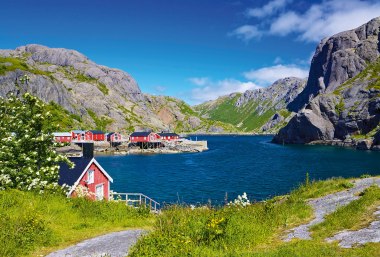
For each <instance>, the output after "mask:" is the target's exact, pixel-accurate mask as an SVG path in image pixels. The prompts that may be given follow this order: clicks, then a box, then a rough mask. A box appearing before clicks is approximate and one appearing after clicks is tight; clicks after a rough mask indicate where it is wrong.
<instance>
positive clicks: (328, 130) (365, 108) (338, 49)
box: [274, 18, 380, 143]
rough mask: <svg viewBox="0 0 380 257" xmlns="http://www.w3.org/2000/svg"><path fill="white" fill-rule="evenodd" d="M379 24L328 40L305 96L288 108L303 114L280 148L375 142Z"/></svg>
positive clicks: (282, 136) (284, 132) (379, 107)
mask: <svg viewBox="0 0 380 257" xmlns="http://www.w3.org/2000/svg"><path fill="white" fill-rule="evenodd" d="M379 29H380V18H376V19H373V20H371V21H370V22H368V23H367V24H364V25H362V26H360V27H359V28H357V29H354V30H350V31H345V32H342V33H339V34H336V35H334V36H332V37H329V38H326V39H323V40H322V41H321V43H320V44H319V45H318V47H317V49H316V52H315V54H314V57H313V60H312V64H311V67H310V73H309V78H308V81H307V85H306V87H305V89H304V90H303V92H302V93H301V94H300V95H299V96H298V97H297V98H296V99H295V100H294V101H293V102H292V103H291V104H290V105H289V108H290V109H291V110H294V111H299V112H298V113H297V115H296V116H294V117H293V118H292V119H291V120H290V122H289V123H288V125H287V126H286V127H284V128H283V129H281V130H280V132H279V133H278V134H277V135H276V136H275V138H274V141H275V142H278V143H309V142H312V141H317V140H324V141H326V140H352V139H355V138H356V139H357V138H366V137H371V136H373V134H374V133H375V132H376V131H377V130H378V124H379V121H380V80H379V77H380V62H379V56H380V43H379V38H380V34H379Z"/></svg>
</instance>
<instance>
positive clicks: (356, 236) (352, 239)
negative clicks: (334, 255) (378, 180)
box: [326, 206, 380, 248]
mask: <svg viewBox="0 0 380 257" xmlns="http://www.w3.org/2000/svg"><path fill="white" fill-rule="evenodd" d="M374 215H376V220H375V221H373V222H372V223H371V224H370V225H369V226H368V227H367V228H363V229H360V230H356V231H348V230H344V231H342V232H340V233H339V234H336V235H335V236H333V237H330V238H327V239H326V241H327V242H332V241H335V240H338V241H340V242H339V245H340V246H341V247H343V248H351V247H352V246H354V245H361V244H365V243H379V242H380V206H379V207H378V209H377V211H376V212H375V213H374Z"/></svg>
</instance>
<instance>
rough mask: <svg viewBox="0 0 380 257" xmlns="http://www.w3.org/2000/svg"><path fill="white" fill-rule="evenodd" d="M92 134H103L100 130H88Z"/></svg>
mask: <svg viewBox="0 0 380 257" xmlns="http://www.w3.org/2000/svg"><path fill="white" fill-rule="evenodd" d="M89 131H90V132H91V133H92V134H104V132H103V131H101V130H89Z"/></svg>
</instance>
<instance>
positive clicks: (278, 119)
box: [261, 113, 284, 132]
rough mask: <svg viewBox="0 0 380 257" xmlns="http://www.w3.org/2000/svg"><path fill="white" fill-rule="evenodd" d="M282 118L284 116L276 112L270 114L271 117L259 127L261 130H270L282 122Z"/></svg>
mask: <svg viewBox="0 0 380 257" xmlns="http://www.w3.org/2000/svg"><path fill="white" fill-rule="evenodd" d="M283 120H284V117H282V116H281V115H280V114H278V113H276V114H274V115H273V116H272V118H271V119H270V120H269V121H268V122H267V123H265V125H264V126H263V127H262V128H261V130H262V131H263V132H265V131H268V130H270V129H271V128H274V127H275V126H276V125H277V124H279V123H280V122H282V121H283Z"/></svg>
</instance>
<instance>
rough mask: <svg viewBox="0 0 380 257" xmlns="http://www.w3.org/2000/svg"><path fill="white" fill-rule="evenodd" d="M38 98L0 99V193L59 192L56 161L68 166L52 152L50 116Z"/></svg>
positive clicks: (24, 96)
mask: <svg viewBox="0 0 380 257" xmlns="http://www.w3.org/2000/svg"><path fill="white" fill-rule="evenodd" d="M44 108H45V105H44V103H43V102H42V101H40V100H38V98H36V97H34V96H32V95H30V94H28V93H26V94H24V95H23V96H22V98H17V97H16V96H15V95H10V96H9V97H8V98H0V190H4V189H7V188H16V189H19V190H33V191H39V192H43V191H44V190H57V189H61V187H59V185H58V176H59V165H58V163H59V162H67V163H68V164H69V165H72V163H71V162H70V161H69V160H68V159H67V158H66V157H64V156H61V155H59V154H57V153H56V152H55V151H54V149H53V145H54V141H53V136H52V134H51V131H52V128H51V127H50V128H49V119H50V117H51V115H50V113H48V112H44Z"/></svg>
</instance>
